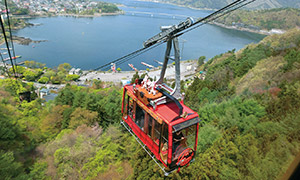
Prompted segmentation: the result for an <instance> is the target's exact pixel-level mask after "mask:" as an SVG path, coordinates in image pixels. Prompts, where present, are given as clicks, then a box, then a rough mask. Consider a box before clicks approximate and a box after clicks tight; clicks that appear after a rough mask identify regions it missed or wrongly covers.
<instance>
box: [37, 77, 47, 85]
mask: <svg viewBox="0 0 300 180" xmlns="http://www.w3.org/2000/svg"><path fill="white" fill-rule="evenodd" d="M38 82H39V83H42V84H46V83H48V82H49V78H47V77H45V76H44V77H41V78H40V79H39V80H38Z"/></svg>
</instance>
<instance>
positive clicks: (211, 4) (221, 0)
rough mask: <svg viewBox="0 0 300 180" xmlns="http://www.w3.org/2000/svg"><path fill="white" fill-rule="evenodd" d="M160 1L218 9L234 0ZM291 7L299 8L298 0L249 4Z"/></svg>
mask: <svg viewBox="0 0 300 180" xmlns="http://www.w3.org/2000/svg"><path fill="white" fill-rule="evenodd" d="M159 1H161V2H168V3H174V4H178V5H184V6H189V7H195V8H209V9H219V8H222V7H224V6H226V5H227V4H229V3H231V2H233V1H234V0H159ZM282 7H293V8H300V0H256V1H255V2H253V3H252V4H249V5H248V6H247V8H249V9H270V8H282Z"/></svg>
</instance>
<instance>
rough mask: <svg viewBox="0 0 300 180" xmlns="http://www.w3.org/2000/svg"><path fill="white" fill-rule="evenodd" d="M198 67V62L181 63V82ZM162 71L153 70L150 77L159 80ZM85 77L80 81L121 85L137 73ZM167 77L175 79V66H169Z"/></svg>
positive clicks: (107, 73)
mask: <svg viewBox="0 0 300 180" xmlns="http://www.w3.org/2000/svg"><path fill="white" fill-rule="evenodd" d="M196 67H197V61H182V62H181V63H180V71H181V73H180V74H181V80H186V79H188V78H190V77H192V76H193V75H194V74H195V70H196ZM160 71H161V70H160V69H159V68H156V69H151V70H150V72H148V75H149V77H151V78H155V77H156V78H155V79H159V77H160ZM146 72H147V71H145V70H141V71H139V75H141V74H143V73H146ZM84 74H85V75H82V76H81V77H80V78H79V80H81V81H90V80H93V79H97V80H101V81H104V82H114V83H120V82H121V80H131V78H132V76H133V75H134V74H135V71H123V72H117V73H113V72H96V71H93V72H86V73H84ZM165 77H166V78H167V79H168V80H169V79H175V66H174V65H168V68H167V70H166V75H165Z"/></svg>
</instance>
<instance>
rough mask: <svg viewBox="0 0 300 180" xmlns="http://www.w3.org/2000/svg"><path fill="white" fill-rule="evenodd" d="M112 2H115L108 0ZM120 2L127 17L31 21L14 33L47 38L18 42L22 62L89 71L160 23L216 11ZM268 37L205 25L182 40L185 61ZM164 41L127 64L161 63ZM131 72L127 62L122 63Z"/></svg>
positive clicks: (135, 44)
mask: <svg viewBox="0 0 300 180" xmlns="http://www.w3.org/2000/svg"><path fill="white" fill-rule="evenodd" d="M110 2H111V1H110ZM113 2H117V3H122V4H124V6H122V7H120V8H121V9H122V10H124V11H125V12H126V14H124V15H116V16H102V17H95V18H75V17H47V18H35V19H30V20H28V21H29V22H30V23H33V24H41V25H39V26H33V27H26V28H24V29H21V30H18V31H15V32H13V34H14V35H17V36H23V37H29V38H31V39H33V40H47V42H41V43H37V44H30V45H29V46H26V45H19V44H15V49H16V55H22V58H21V59H19V60H18V61H24V60H34V61H38V62H42V63H45V64H46V65H47V66H48V67H55V66H58V65H59V64H61V63H64V62H67V63H70V64H71V65H72V66H73V67H76V68H81V69H83V70H90V69H94V68H96V67H99V66H101V65H103V64H105V63H108V62H110V61H112V60H114V59H117V58H119V57H121V56H124V55H126V54H128V53H131V52H133V51H135V50H137V49H140V48H142V47H143V42H144V41H146V40H147V39H149V38H151V37H152V36H154V35H156V34H157V33H159V32H160V26H163V25H173V24H178V23H179V22H180V21H183V20H184V19H185V18H186V17H188V16H191V17H194V18H197V17H204V16H206V15H208V14H210V13H211V12H212V11H206V10H194V9H190V8H185V7H179V6H175V5H170V4H160V3H154V2H144V1H130V0H115V1H113ZM263 37H264V36H262V35H258V34H254V33H249V32H240V31H236V30H228V29H224V28H221V27H217V26H214V25H204V26H202V27H200V28H197V29H195V30H193V31H190V32H189V33H186V34H184V35H182V36H181V37H180V38H179V43H180V49H181V56H182V60H189V59H197V58H199V57H200V56H206V57H207V58H211V57H213V56H215V55H218V54H220V53H224V52H227V51H229V50H232V49H237V50H238V49H241V48H243V47H244V46H245V45H247V44H250V43H257V42H259V41H260V40H261V39H262V38H263ZM165 48H166V46H165V44H164V45H161V46H158V47H157V48H155V49H152V50H151V51H148V52H147V53H144V54H142V55H140V56H138V57H136V58H134V59H132V60H131V61H129V63H132V64H134V66H135V67H136V68H138V69H146V67H145V66H143V65H142V64H141V61H143V62H146V63H149V64H151V65H154V66H158V65H159V64H157V63H156V62H154V60H159V61H163V57H164V53H165ZM117 67H120V68H121V69H122V70H130V67H129V66H128V65H127V63H124V64H121V65H118V66H117Z"/></svg>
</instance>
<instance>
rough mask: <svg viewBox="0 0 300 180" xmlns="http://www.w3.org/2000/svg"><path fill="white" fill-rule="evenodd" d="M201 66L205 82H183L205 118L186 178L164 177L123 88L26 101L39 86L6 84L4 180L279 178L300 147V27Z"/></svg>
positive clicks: (0, 117)
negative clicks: (129, 124) (133, 121)
mask: <svg viewBox="0 0 300 180" xmlns="http://www.w3.org/2000/svg"><path fill="white" fill-rule="evenodd" d="M199 62H201V63H200V64H199V67H198V70H199V71H205V72H206V77H205V80H201V79H199V78H197V77H195V78H194V79H193V80H192V82H190V81H186V82H183V83H182V85H183V90H184V91H185V93H186V99H185V103H186V104H187V105H188V106H190V107H191V108H192V109H194V110H196V111H197V112H198V113H199V116H200V119H201V127H200V129H199V139H198V149H197V154H196V158H195V161H194V162H193V163H192V164H191V165H190V166H189V167H187V168H183V169H182V170H181V171H180V173H172V174H171V175H169V176H168V177H164V176H163V173H162V172H161V171H160V169H159V168H158V166H157V165H156V164H155V163H154V162H153V161H152V160H151V158H150V157H149V156H148V155H147V154H146V153H145V152H144V151H143V149H142V148H141V147H140V146H139V145H138V143H137V142H135V140H134V138H132V137H131V135H130V134H129V133H128V132H127V131H125V129H124V128H122V127H121V126H120V124H119V122H120V119H121V99H122V88H121V86H120V85H113V84H107V83H104V82H101V81H97V80H95V81H92V82H90V85H91V86H90V87H80V86H74V85H67V86H66V87H65V88H64V89H62V90H61V91H60V92H59V93H58V96H57V97H56V99H55V100H53V101H49V102H47V103H46V102H43V100H42V99H38V98H37V99H32V100H31V101H30V102H27V101H25V100H23V101H21V100H20V98H19V93H22V92H26V91H31V92H33V90H34V87H33V84H32V83H27V84H26V83H23V82H21V81H19V80H14V79H4V80H1V79H0V175H1V177H2V178H4V179H126V178H128V179H278V178H280V177H282V176H283V174H284V173H285V172H286V170H287V169H288V167H289V165H290V163H291V162H292V161H293V159H294V158H295V156H296V155H297V154H298V153H299V149H300V148H299V147H300V134H299V132H300V110H299V109H300V81H299V80H300V30H299V29H293V30H291V31H289V32H287V33H285V34H283V35H273V36H268V37H266V38H265V39H263V40H262V41H261V42H260V43H258V44H251V45H248V46H247V47H245V48H244V49H242V50H240V51H238V52H235V50H232V51H228V52H226V53H224V54H221V55H218V56H216V57H214V58H212V59H210V60H208V62H206V63H204V64H202V62H203V57H201V58H200V61H199ZM187 84H190V85H189V86H187ZM184 87H186V88H184ZM33 97H35V96H33Z"/></svg>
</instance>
